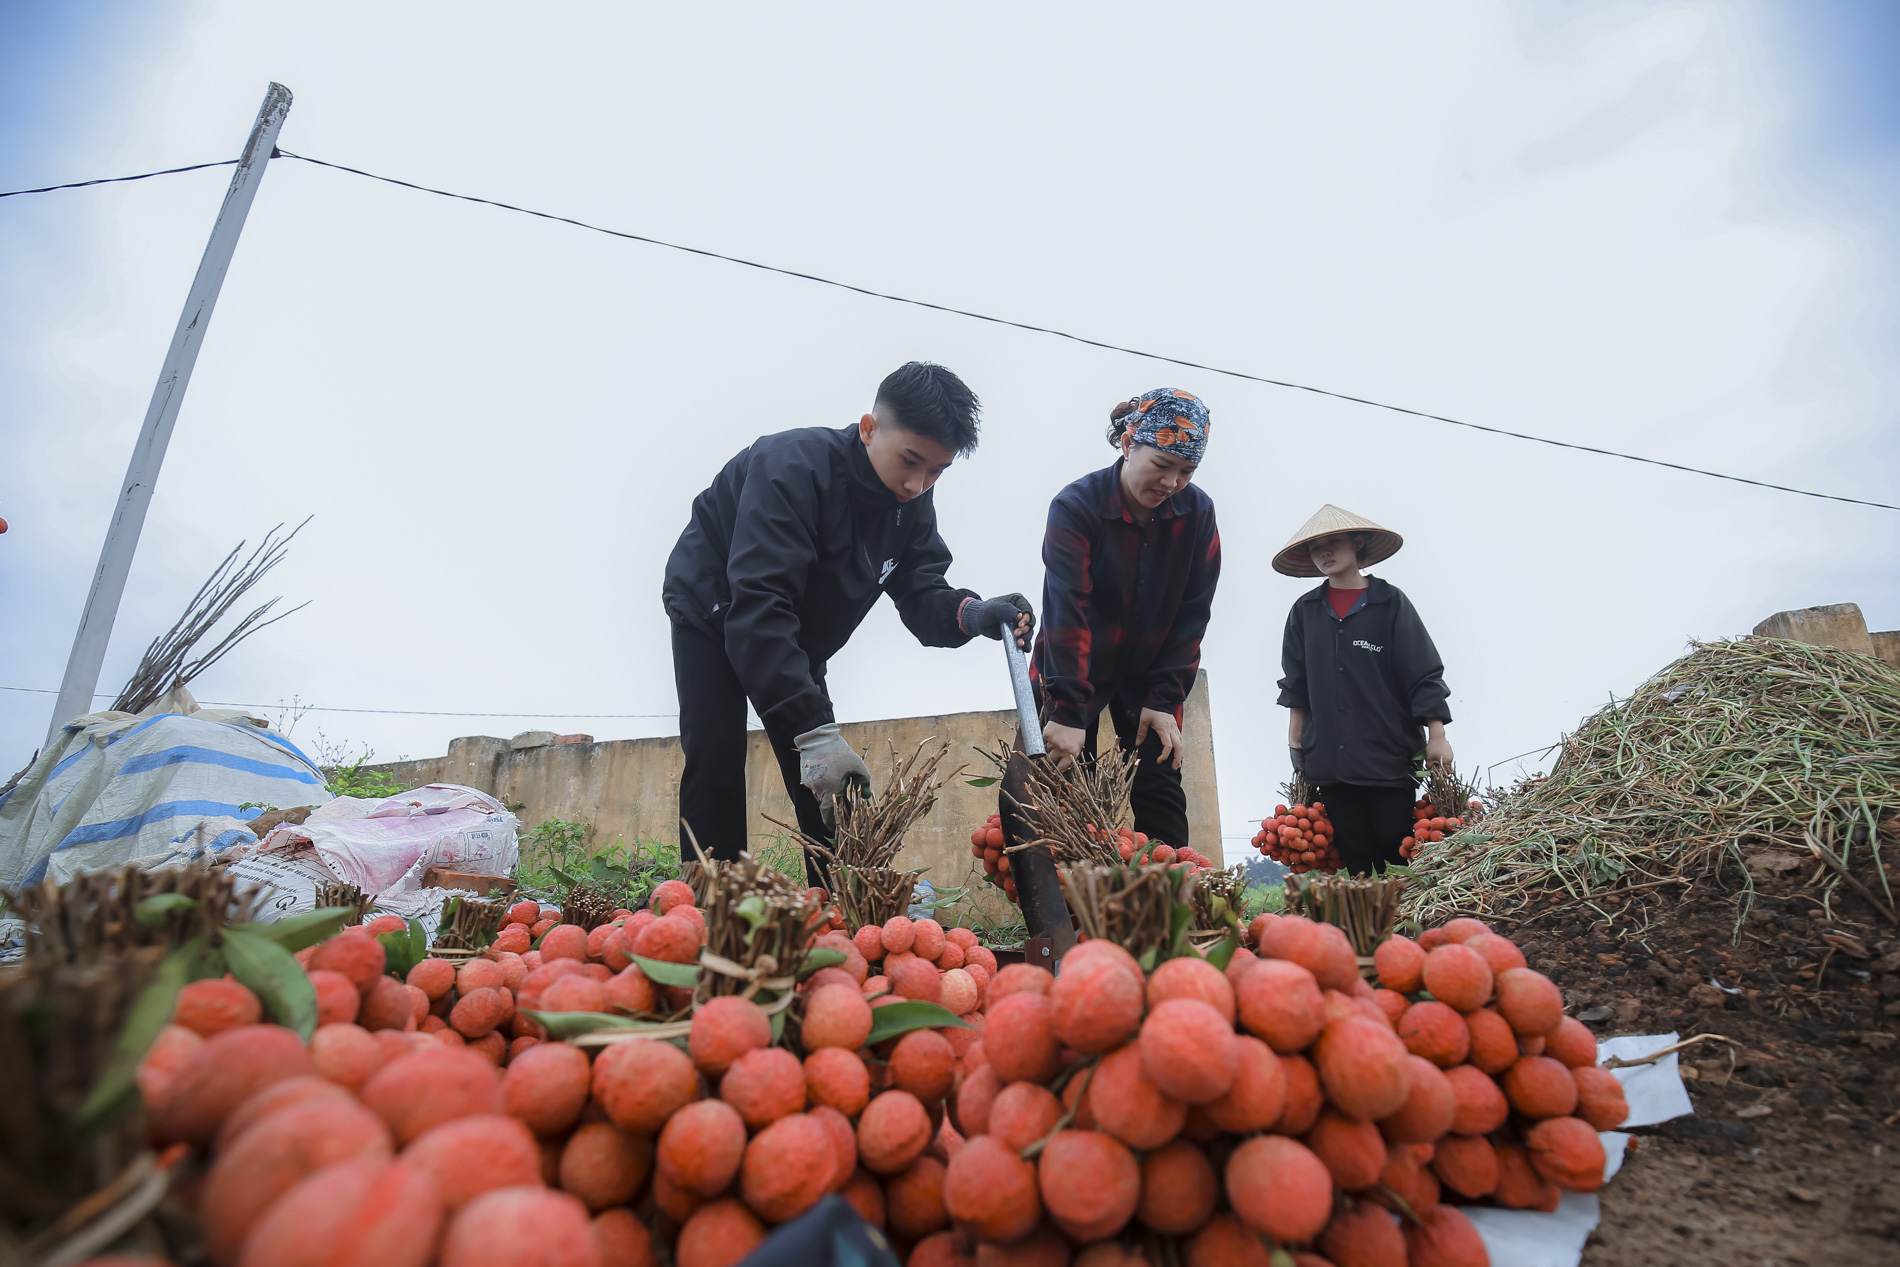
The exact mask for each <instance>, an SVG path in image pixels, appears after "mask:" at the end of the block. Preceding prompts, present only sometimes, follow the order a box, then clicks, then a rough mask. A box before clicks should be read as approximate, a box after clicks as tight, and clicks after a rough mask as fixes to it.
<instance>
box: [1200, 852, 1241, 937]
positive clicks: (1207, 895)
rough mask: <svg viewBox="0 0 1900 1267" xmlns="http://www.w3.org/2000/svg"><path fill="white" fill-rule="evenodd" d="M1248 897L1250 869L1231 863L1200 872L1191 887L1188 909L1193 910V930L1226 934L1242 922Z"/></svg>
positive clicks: (1201, 932)
mask: <svg viewBox="0 0 1900 1267" xmlns="http://www.w3.org/2000/svg"><path fill="white" fill-rule="evenodd" d="M1246 897H1247V868H1245V867H1242V866H1232V867H1229V868H1227V869H1226V870H1225V871H1203V872H1201V873H1200V874H1199V875H1198V876H1196V877H1195V881H1194V885H1193V887H1192V888H1191V889H1189V890H1188V908H1189V909H1190V910H1192V911H1193V912H1194V932H1195V933H1196V934H1203V933H1205V934H1213V933H1220V934H1222V935H1225V933H1226V932H1227V930H1228V929H1229V928H1231V927H1233V926H1234V925H1235V924H1237V923H1239V922H1240V913H1241V908H1242V907H1243V906H1244V905H1245V904H1246Z"/></svg>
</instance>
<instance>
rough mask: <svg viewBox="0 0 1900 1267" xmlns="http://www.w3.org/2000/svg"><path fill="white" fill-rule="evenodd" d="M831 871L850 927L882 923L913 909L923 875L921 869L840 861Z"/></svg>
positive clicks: (841, 909) (840, 905)
mask: <svg viewBox="0 0 1900 1267" xmlns="http://www.w3.org/2000/svg"><path fill="white" fill-rule="evenodd" d="M831 871H832V885H833V887H834V888H835V889H836V890H837V891H836V892H835V893H833V894H832V897H833V898H834V899H835V900H836V901H837V903H838V909H839V911H841V912H842V913H843V914H844V918H845V924H846V926H847V927H850V928H862V927H864V926H865V925H866V924H879V925H881V924H884V923H886V922H887V921H889V920H890V919H891V918H892V917H893V916H897V915H902V914H904V913H905V912H907V911H909V910H910V902H911V895H912V894H913V893H914V892H916V889H917V880H918V878H919V877H921V876H922V875H923V872H921V871H898V870H896V869H895V868H892V867H853V866H849V865H847V864H845V863H838V864H837V865H835V866H833V867H832V869H831Z"/></svg>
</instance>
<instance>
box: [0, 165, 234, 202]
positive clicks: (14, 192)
mask: <svg viewBox="0 0 1900 1267" xmlns="http://www.w3.org/2000/svg"><path fill="white" fill-rule="evenodd" d="M237 161H238V160H236V159H235V158H221V159H219V160H218V161H217V162H215V163H193V164H192V165H191V166H190V167H167V168H166V169H165V170H164V171H159V172H140V173H139V174H138V175H136V176H101V177H100V178H99V179H98V180H76V181H74V182H73V183H72V184H70V185H41V186H40V187H39V188H38V189H9V190H7V191H6V192H5V193H0V198H18V197H19V196H20V195H21V194H50V193H52V192H53V191H54V190H56V189H85V188H86V187H88V186H90V185H116V184H119V183H121V182H123V181H128V180H150V179H151V178H152V177H154V176H176V175H177V174H178V173H179V172H201V171H203V170H204V169H205V168H207V167H232V166H235V165H236V163H237Z"/></svg>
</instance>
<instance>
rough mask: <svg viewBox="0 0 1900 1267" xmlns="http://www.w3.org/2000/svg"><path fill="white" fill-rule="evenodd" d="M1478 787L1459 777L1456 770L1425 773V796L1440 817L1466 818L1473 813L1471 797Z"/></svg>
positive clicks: (1435, 770) (1433, 811)
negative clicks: (1446, 772)
mask: <svg viewBox="0 0 1900 1267" xmlns="http://www.w3.org/2000/svg"><path fill="white" fill-rule="evenodd" d="M1476 795H1477V788H1476V787H1474V786H1473V785H1472V784H1470V783H1467V782H1465V781H1464V780H1463V779H1461V778H1459V777H1458V772H1457V771H1456V770H1453V771H1451V772H1450V773H1449V774H1441V773H1440V772H1439V771H1438V770H1437V769H1435V768H1434V769H1431V770H1427V771H1426V773H1425V796H1426V798H1427V799H1428V800H1430V801H1431V803H1432V813H1434V814H1436V815H1438V817H1440V818H1466V817H1469V816H1470V814H1471V798H1472V797H1474V796H1476Z"/></svg>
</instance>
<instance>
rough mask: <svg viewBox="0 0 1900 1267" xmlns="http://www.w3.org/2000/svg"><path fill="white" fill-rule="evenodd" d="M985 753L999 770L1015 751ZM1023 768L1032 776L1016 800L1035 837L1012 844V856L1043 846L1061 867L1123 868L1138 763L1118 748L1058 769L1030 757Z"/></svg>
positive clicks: (1041, 759)
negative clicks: (1123, 838)
mask: <svg viewBox="0 0 1900 1267" xmlns="http://www.w3.org/2000/svg"><path fill="white" fill-rule="evenodd" d="M978 751H979V752H982V751H983V750H982V749H978ZM983 755H984V756H986V757H988V758H989V759H990V761H991V762H992V763H994V764H995V766H996V768H997V769H998V770H999V771H1008V769H1009V768H1010V758H1011V756H1012V753H1011V751H1010V749H1009V748H1007V747H1000V746H999V748H998V749H997V751H995V752H984V753H983ZM1025 764H1026V765H1027V766H1028V768H1029V777H1028V779H1026V780H1025V781H1024V782H1023V783H1022V784H1021V785H1020V786H1021V792H1020V794H1019V795H1016V796H1013V797H1012V799H1013V800H1014V801H1015V802H1016V808H1017V809H1018V810H1020V811H1021V812H1022V816H1023V820H1024V822H1025V823H1027V824H1028V825H1029V826H1031V827H1032V828H1033V829H1034V831H1035V833H1036V834H1035V837H1034V838H1033V839H1030V840H1025V841H1019V842H1017V843H1014V844H1012V845H1011V846H1010V847H1009V852H1011V853H1016V852H1019V851H1021V850H1024V849H1030V848H1034V847H1036V846H1039V845H1040V846H1042V847H1044V848H1046V849H1048V850H1049V853H1050V856H1051V857H1053V858H1054V859H1055V860H1056V861H1057V862H1058V863H1097V864H1100V865H1103V866H1119V865H1120V864H1121V861H1122V856H1121V852H1120V845H1121V839H1120V833H1121V829H1122V828H1123V827H1124V826H1126V825H1127V823H1128V790H1129V788H1131V787H1133V786H1134V782H1135V761H1134V759H1133V758H1132V757H1130V756H1129V755H1128V754H1127V753H1125V752H1123V751H1122V750H1121V748H1119V747H1114V748H1110V749H1109V750H1108V751H1106V752H1103V753H1099V754H1098V755H1096V756H1095V757H1094V758H1092V759H1091V758H1086V757H1085V758H1083V759H1081V760H1079V761H1072V762H1070V763H1069V764H1068V765H1067V766H1066V767H1064V768H1063V769H1060V770H1058V769H1056V765H1055V762H1053V761H1050V760H1049V759H1047V758H1046V757H1030V758H1028V759H1027V761H1026V762H1025ZM1005 786H1006V787H1007V786H1009V785H1008V784H1006V785H1005ZM1005 795H1009V793H1007V792H1006V793H1005Z"/></svg>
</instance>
